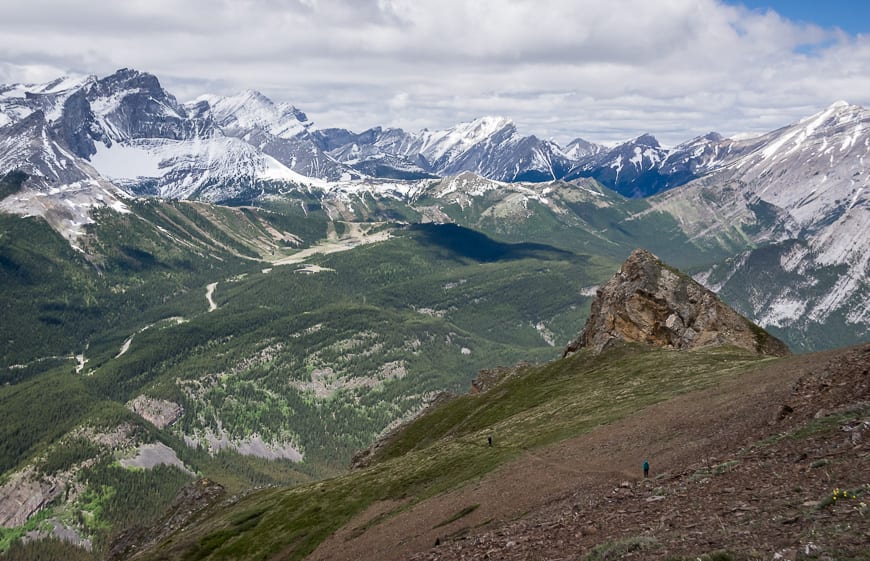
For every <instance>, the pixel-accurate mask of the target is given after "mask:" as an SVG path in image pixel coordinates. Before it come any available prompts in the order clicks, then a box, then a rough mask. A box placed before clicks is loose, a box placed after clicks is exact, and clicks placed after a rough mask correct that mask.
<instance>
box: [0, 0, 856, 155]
mask: <svg viewBox="0 0 870 561" xmlns="http://www.w3.org/2000/svg"><path fill="white" fill-rule="evenodd" d="M4 4H5V6H4ZM0 9H2V13H3V17H2V18H0V83H13V82H45V81H49V80H51V79H53V78H55V77H57V76H59V75H62V74H68V73H82V74H96V75H98V76H105V75H108V74H110V73H112V72H114V71H115V70H116V69H118V68H123V67H129V68H135V69H137V70H141V71H146V72H151V73H153V74H155V75H156V76H157V77H158V78H159V79H160V81H161V83H162V84H163V86H164V87H165V88H166V89H168V90H169V91H170V92H171V93H173V94H174V95H175V96H176V97H177V98H178V99H179V101H189V100H192V99H194V98H195V97H197V96H198V95H201V94H203V93H214V94H221V95H229V94H233V93H236V92H238V91H241V90H244V89H249V88H250V89H256V90H259V91H261V92H263V93H264V94H265V95H267V96H269V97H270V98H272V99H273V100H275V101H278V102H288V103H292V104H293V105H295V106H296V107H298V108H299V109H301V110H302V111H304V112H305V113H307V114H308V116H309V118H310V119H311V120H312V121H314V123H315V125H316V126H318V127H324V128H325V127H343V128H348V129H351V130H354V131H357V132H360V131H362V130H365V129H367V128H369V127H373V126H377V125H382V126H394V127H402V128H405V129H406V130H411V131H417V130H420V129H423V128H428V129H430V130H432V129H441V128H447V127H450V126H452V125H454V124H456V123H459V122H463V121H468V120H471V119H474V118H477V117H480V116H483V115H502V116H505V117H509V118H511V119H513V121H514V122H515V123H516V125H517V128H518V130H519V131H520V132H521V133H523V134H535V135H537V136H539V137H541V138H552V139H554V140H556V141H558V142H561V143H565V142H567V141H568V140H570V139H572V138H575V137H578V136H579V137H582V138H585V139H587V140H592V141H595V142H603V143H612V142H616V141H620V140H625V139H628V138H632V137H634V136H637V135H640V134H642V133H645V132H650V133H652V134H654V135H655V136H656V137H658V138H659V140H660V141H661V142H662V143H664V144H666V145H673V144H677V143H679V142H682V141H684V140H687V139H689V138H692V137H694V136H698V135H701V134H704V133H706V132H709V131H711V130H715V131H717V132H720V133H722V134H725V135H732V134H737V133H753V132H766V131H770V130H773V129H776V128H778V127H781V126H784V125H786V124H789V123H792V122H794V121H797V120H799V119H801V118H804V117H807V116H809V115H811V114H813V113H816V112H818V111H820V110H822V109H824V108H825V107H827V106H828V105H830V104H831V103H832V102H834V101H837V100H840V99H843V100H846V101H848V102H850V103H855V104H859V105H865V106H867V105H868V104H870V2H867V1H866V0H853V1H844V0H840V1H837V0H826V1H825V2H819V1H812V2H811V1H788V0H778V1H764V0H746V1H740V0H733V1H732V0H728V1H727V2H726V1H723V0H609V1H605V0H474V1H471V0H125V1H123V2H119V1H117V0H109V1H107V0H87V1H85V0H64V1H60V0H28V1H27V2H20V1H17V0H15V1H13V0H0Z"/></svg>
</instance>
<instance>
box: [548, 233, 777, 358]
mask: <svg viewBox="0 0 870 561" xmlns="http://www.w3.org/2000/svg"><path fill="white" fill-rule="evenodd" d="M612 341H627V342H636V343H647V344H650V345H656V346H660V347H665V348H673V349H695V348H699V347H707V346H711V345H735V346H738V347H742V348H744V349H748V350H751V351H754V352H757V353H759V354H767V355H774V356H784V355H787V354H790V351H789V349H788V347H787V346H786V345H785V343H783V342H782V341H780V340H779V339H777V338H775V337H773V336H772V335H770V334H769V333H767V332H766V331H764V330H763V329H762V328H760V327H758V326H757V325H755V324H754V323H752V322H751V321H749V320H748V319H746V318H745V317H743V316H741V315H740V314H738V313H737V312H735V311H734V310H732V309H731V308H729V307H728V306H727V305H725V304H724V303H722V301H720V300H719V298H718V297H717V296H716V295H715V294H714V293H713V292H711V291H709V290H707V289H706V288H704V287H703V286H701V285H700V284H698V283H697V282H695V281H694V280H693V279H692V278H691V277H689V276H687V275H684V274H682V273H680V272H679V271H677V270H676V269H673V268H671V267H668V266H667V265H665V264H664V263H662V262H661V261H660V260H659V258H658V257H656V256H655V255H653V254H652V253H650V252H649V251H646V250H643V249H636V250H635V251H634V252H633V253H632V254H631V256H629V258H628V259H627V260H626V261H625V263H623V265H622V268H621V269H620V270H619V272H618V273H617V274H616V275H614V276H613V278H611V279H610V280H609V281H608V282H607V283H606V284H604V285H603V286H602V287H601V288H599V289H598V293H597V296H596V298H595V300H594V301H593V302H592V310H591V312H590V315H589V319H588V320H587V322H586V326H585V327H584V328H583V331H582V332H581V333H580V335H579V337H578V338H577V339H576V340H574V341H573V342H572V343H571V344H570V345H568V348H567V349H565V353H564V354H565V355H568V354H570V353H572V352H575V351H577V350H578V349H580V348H582V347H590V348H593V349H596V350H599V351H600V350H601V349H603V348H604V347H605V346H607V345H608V344H609V343H611V342H612Z"/></svg>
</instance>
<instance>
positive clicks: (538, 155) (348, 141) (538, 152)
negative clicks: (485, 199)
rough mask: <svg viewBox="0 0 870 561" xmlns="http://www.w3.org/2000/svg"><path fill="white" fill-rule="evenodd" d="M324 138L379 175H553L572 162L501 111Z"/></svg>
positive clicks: (338, 154) (341, 156)
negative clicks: (413, 128) (441, 124)
mask: <svg viewBox="0 0 870 561" xmlns="http://www.w3.org/2000/svg"><path fill="white" fill-rule="evenodd" d="M321 138H322V145H323V147H324V148H325V149H327V150H328V153H329V154H330V155H331V156H333V157H334V158H335V159H337V160H339V161H341V162H344V163H346V164H348V165H351V166H352V167H354V168H355V169H358V170H361V171H364V172H367V173H370V174H372V175H375V176H378V177H383V176H387V177H397V178H414V177H419V176H420V174H428V175H430V176H442V177H443V176H451V175H457V174H460V173H463V172H467V171H471V172H474V173H477V174H479V175H481V176H483V177H487V178H490V179H494V180H497V181H551V180H554V179H559V178H561V177H563V176H564V175H565V173H566V172H567V171H568V169H569V168H570V167H571V165H572V161H571V158H570V157H569V156H568V155H567V154H566V153H565V152H564V151H563V150H562V149H561V148H560V147H559V146H558V145H557V144H556V143H554V142H551V141H544V140H540V139H538V138H536V137H535V136H522V135H520V134H519V132H517V128H516V125H514V123H513V122H512V121H510V120H509V119H505V118H503V117H482V118H480V119H476V120H474V121H470V122H467V123H461V124H459V125H456V126H455V127H452V128H450V129H445V130H438V131H428V130H423V131H421V132H419V133H408V132H405V131H403V130H401V129H386V130H384V129H381V128H380V127H376V128H373V129H369V130H368V131H365V132H363V133H361V134H354V133H352V132H350V131H347V130H344V129H330V130H328V131H323V133H322V135H321ZM578 140H579V141H581V142H585V141H582V139H578ZM575 142H576V141H575ZM587 144H589V146H593V145H591V144H590V143H587ZM578 153H579V152H578ZM375 164H378V165H379V166H380V167H373V166H374V165H375ZM372 172H374V173H372Z"/></svg>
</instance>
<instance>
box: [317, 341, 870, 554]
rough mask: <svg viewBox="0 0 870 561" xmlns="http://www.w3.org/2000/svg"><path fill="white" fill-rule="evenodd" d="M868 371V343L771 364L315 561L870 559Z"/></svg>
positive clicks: (347, 533) (563, 448) (576, 443)
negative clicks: (720, 555)
mask: <svg viewBox="0 0 870 561" xmlns="http://www.w3.org/2000/svg"><path fill="white" fill-rule="evenodd" d="M868 371H870V344H867V345H862V346H858V347H853V348H850V349H846V350H839V351H830V352H825V353H817V354H813V355H801V356H795V357H791V358H789V359H786V360H783V361H778V362H775V363H773V364H769V365H763V366H760V367H759V368H757V369H755V370H753V371H750V372H748V373H746V374H744V375H742V376H740V377H737V378H734V379H731V380H728V381H726V382H723V383H722V384H720V385H719V386H717V387H715V388H711V389H708V390H704V391H700V392H695V393H692V394H687V395H683V396H680V397H677V398H674V399H672V400H669V401H667V402H665V403H661V404H658V405H655V406H651V407H648V408H646V409H644V410H642V411H639V412H638V413H637V414H636V415H634V416H633V417H631V418H629V419H626V420H623V421H620V422H618V423H614V424H612V425H608V426H602V427H600V428H599V429H596V430H595V431H592V432H591V433H589V434H586V435H582V436H579V437H576V438H573V439H570V440H566V441H563V442H561V443H559V444H556V445H553V446H550V447H547V448H540V449H535V450H529V451H527V452H526V453H525V454H524V455H523V456H521V457H519V458H518V459H517V460H515V461H513V462H511V463H509V464H506V465H504V466H502V467H500V468H499V469H497V470H495V471H494V472H492V473H489V474H487V475H485V476H483V477H482V478H481V479H479V480H478V481H475V482H471V483H470V484H468V485H466V486H464V487H463V488H461V489H457V490H455V491H453V492H450V493H446V494H444V495H440V496H438V497H434V498H432V499H430V500H427V501H425V502H422V503H420V504H417V505H415V506H414V507H412V508H407V506H405V505H403V504H401V503H379V504H375V505H373V506H372V507H371V508H370V509H368V511H366V512H365V513H363V514H362V515H360V516H359V517H357V518H356V519H354V520H353V521H351V523H349V524H348V525H346V526H345V527H344V528H343V529H341V530H340V531H338V532H336V533H335V534H334V535H333V536H332V537H331V538H329V539H328V540H326V541H325V542H324V543H323V544H321V546H320V547H319V548H318V549H317V550H316V551H315V552H314V553H312V554H311V555H310V556H309V557H308V559H310V560H312V561H315V560H318V561H319V560H342V559H348V560H350V559H353V560H379V561H380V560H393V559H413V560H415V561H423V560H426V561H435V560H454V559H492V560H515V559H516V560H519V559H523V560H525V559H540V560H582V559H589V560H590V561H591V560H593V559H623V558H626V559H669V558H677V557H686V558H691V559H695V558H697V557H699V556H701V555H703V554H707V553H711V552H716V551H721V550H727V551H729V552H731V554H732V555H731V558H732V559H798V558H800V559H803V558H817V559H862V560H868V561H870V509H868V508H867V507H866V506H864V507H862V506H861V505H862V503H868V504H870V374H868ZM788 435H791V436H788ZM496 445H497V439H496ZM645 458H648V459H649V461H650V463H651V466H652V470H651V474H650V479H647V480H643V478H642V472H641V463H642V462H643V460H644V459H645ZM836 488H839V489H848V490H849V491H850V494H849V497H848V498H842V497H840V498H839V500H838V501H835V502H832V501H831V497H832V493H833V491H834V489H836ZM852 495H854V496H855V497H856V498H855V499H853V498H852ZM827 503H832V504H827ZM474 505H479V506H476V507H475V506H474ZM472 509H473V510H472ZM466 510H471V512H470V513H468V514H466V515H464V516H462V517H459V518H458V519H456V520H455V521H453V522H450V523H446V524H445V521H448V520H450V519H452V518H454V517H455V516H456V515H457V514H458V513H461V512H464V511H466ZM385 513H386V514H388V515H387V516H383V515H384V514H385ZM379 515H381V516H382V517H383V518H384V519H383V521H381V522H380V523H377V524H374V525H372V526H371V527H368V528H366V529H365V530H363V529H362V528H363V527H364V525H365V524H366V522H368V521H370V520H372V519H374V518H375V517H378V516H379Z"/></svg>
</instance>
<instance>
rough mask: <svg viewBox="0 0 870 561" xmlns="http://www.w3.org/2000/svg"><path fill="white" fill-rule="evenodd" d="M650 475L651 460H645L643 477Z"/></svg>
mask: <svg viewBox="0 0 870 561" xmlns="http://www.w3.org/2000/svg"><path fill="white" fill-rule="evenodd" d="M647 477H649V460H644V461H643V478H644V479H646V478H647Z"/></svg>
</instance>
